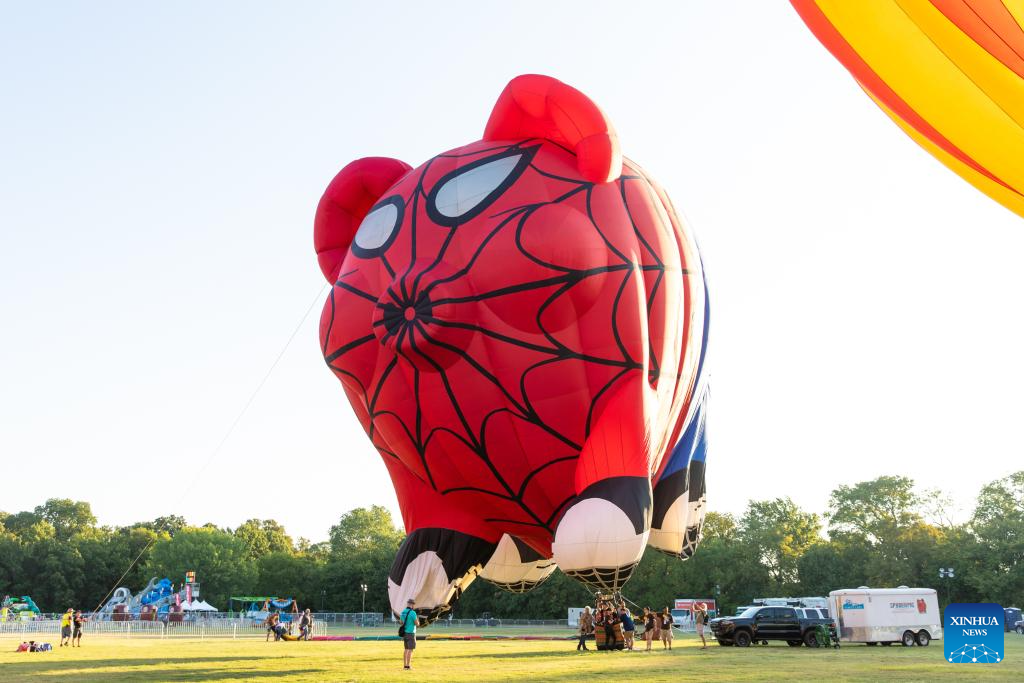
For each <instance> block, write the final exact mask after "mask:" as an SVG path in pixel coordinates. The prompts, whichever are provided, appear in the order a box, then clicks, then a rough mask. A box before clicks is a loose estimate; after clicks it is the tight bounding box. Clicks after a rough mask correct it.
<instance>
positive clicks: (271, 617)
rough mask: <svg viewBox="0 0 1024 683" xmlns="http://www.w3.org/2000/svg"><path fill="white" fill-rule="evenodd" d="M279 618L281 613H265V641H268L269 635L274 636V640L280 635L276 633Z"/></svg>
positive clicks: (279, 637)
mask: <svg viewBox="0 0 1024 683" xmlns="http://www.w3.org/2000/svg"><path fill="white" fill-rule="evenodd" d="M280 619H281V615H280V614H278V613H277V612H271V613H270V614H268V615H267V618H266V619H265V620H264V622H263V625H264V626H266V627H267V639H266V642H270V636H271V635H273V636H274V640H280V639H281V636H279V635H278V634H277V622H278V621H279V620H280Z"/></svg>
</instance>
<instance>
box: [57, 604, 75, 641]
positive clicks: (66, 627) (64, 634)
mask: <svg viewBox="0 0 1024 683" xmlns="http://www.w3.org/2000/svg"><path fill="white" fill-rule="evenodd" d="M74 614H75V610H73V609H71V608H70V607H68V611H67V612H65V613H64V614H62V615H60V647H64V646H65V645H70V644H71V621H72V619H73V617H74Z"/></svg>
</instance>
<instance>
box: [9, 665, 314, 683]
mask: <svg viewBox="0 0 1024 683" xmlns="http://www.w3.org/2000/svg"><path fill="white" fill-rule="evenodd" d="M5 669H6V667H5ZM50 673H51V675H53V676H64V675H65V674H63V673H60V672H58V671H53V672H50ZM323 673H324V672H323V670H322V669H280V670H278V671H254V670H252V669H223V668H205V667H191V668H188V669H159V668H156V667H152V668H145V669H134V670H131V671H97V672H93V673H76V674H74V677H75V680H76V681H138V680H145V681H197V680H198V681H223V680H230V679H235V680H245V681H251V680H256V679H260V678H276V679H281V678H284V677H287V676H296V675H300V674H321V675H322V674H323ZM8 675H9V676H10V677H11V679H12V680H19V678H18V676H20V675H24V674H22V673H20V672H17V671H11V672H9V674H8V673H7V672H6V671H5V676H4V677H5V678H7V676H8ZM32 675H33V677H34V678H33V680H40V678H39V677H40V676H42V675H45V674H44V673H43V672H40V671H34V672H32ZM42 680H45V679H42Z"/></svg>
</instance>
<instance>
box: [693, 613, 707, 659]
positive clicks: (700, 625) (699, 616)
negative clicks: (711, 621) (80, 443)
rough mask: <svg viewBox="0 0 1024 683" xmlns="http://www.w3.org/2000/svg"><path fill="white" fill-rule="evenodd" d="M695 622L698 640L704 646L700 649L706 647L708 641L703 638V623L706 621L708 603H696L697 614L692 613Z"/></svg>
mask: <svg viewBox="0 0 1024 683" xmlns="http://www.w3.org/2000/svg"><path fill="white" fill-rule="evenodd" d="M694 616H695V617H696V618H695V621H696V624H697V635H698V636H700V642H701V644H702V645H703V646H704V647H702V648H701V649H702V650H706V649H708V641H706V640H704V625H705V624H707V623H708V604H707V603H706V602H702V603H700V604H699V605H697V614H696V615H694Z"/></svg>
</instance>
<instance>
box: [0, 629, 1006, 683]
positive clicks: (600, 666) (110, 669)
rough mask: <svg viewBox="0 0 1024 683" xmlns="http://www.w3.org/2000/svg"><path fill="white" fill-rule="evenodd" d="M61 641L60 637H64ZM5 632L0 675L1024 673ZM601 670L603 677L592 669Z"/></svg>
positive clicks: (934, 665)
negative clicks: (37, 643) (405, 657)
mask: <svg viewBox="0 0 1024 683" xmlns="http://www.w3.org/2000/svg"><path fill="white" fill-rule="evenodd" d="M54 642H56V641H54ZM16 645H17V643H16V642H14V641H11V640H8V639H4V640H2V641H0V649H2V652H0V681H4V682H6V681H23V680H34V681H47V680H53V681H57V680H74V681H131V680H148V681H180V680H206V681H259V680H274V681H394V680H406V679H407V680H410V681H474V682H479V681H498V680H511V679H516V680H520V681H524V682H525V681H566V682H570V681H571V682H572V683H578V682H579V681H581V680H615V681H619V680H634V681H645V682H647V681H661V680H670V679H675V680H702V681H709V680H714V681H726V680H728V681H780V680H787V679H790V680H795V681H807V680H829V679H831V680H850V681H856V680H861V681H879V680H884V681H935V680H943V679H948V680H954V679H955V680H960V681H964V680H971V681H976V680H1009V679H1017V680H1020V679H1021V678H1022V677H1024V637H1020V636H1017V635H1015V634H1007V636H1006V649H1007V652H1006V660H1005V661H1004V662H1003V663H1001V664H989V665H963V664H947V663H946V662H945V661H944V660H943V657H942V647H941V643H939V642H935V643H933V644H932V645H931V646H930V647H927V648H920V647H913V648H904V647H889V648H881V647H875V648H867V647H864V646H847V647H844V648H842V649H840V650H838V651H836V650H812V649H808V648H803V647H801V648H790V647H787V646H786V645H785V644H777V643H773V644H772V645H770V646H768V647H764V646H760V647H750V648H747V649H739V648H735V647H719V646H717V645H711V646H709V647H708V649H707V650H706V651H702V650H700V647H699V642H695V641H694V639H693V638H692V637H684V638H678V639H677V640H676V647H675V649H674V650H673V651H672V652H663V651H661V648H660V645H659V646H658V650H657V651H655V652H652V653H644V652H632V653H630V652H591V653H580V654H577V653H576V652H575V649H574V648H575V643H572V642H568V641H566V642H545V641H540V642H538V641H504V642H501V641H497V642H488V641H469V642H466V641H463V642H459V641H435V642H429V641H425V642H420V644H419V647H418V649H417V650H416V658H415V660H414V662H413V670H412V671H403V670H402V668H401V654H402V652H401V644H400V643H398V642H359V641H356V642H311V643H286V642H280V643H273V642H271V643H264V642H263V641H252V640H235V641H233V640H223V641H211V640H206V641H198V640H170V639H168V640H163V641H161V640H142V639H134V640H122V639H115V638H110V637H94V638H92V639H91V640H90V639H87V640H86V645H85V647H83V648H81V649H67V648H58V649H57V650H55V651H53V652H49V653H15V652H12V650H13V649H14V648H15V647H16ZM594 676H600V678H593V677H594Z"/></svg>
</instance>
